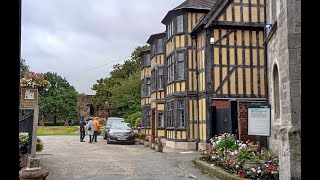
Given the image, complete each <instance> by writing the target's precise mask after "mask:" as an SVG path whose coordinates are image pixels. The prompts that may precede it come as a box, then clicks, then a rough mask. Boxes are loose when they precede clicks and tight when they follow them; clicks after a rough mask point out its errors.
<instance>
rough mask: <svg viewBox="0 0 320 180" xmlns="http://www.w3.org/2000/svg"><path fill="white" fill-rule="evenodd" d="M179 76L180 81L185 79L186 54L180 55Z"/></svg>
mask: <svg viewBox="0 0 320 180" xmlns="http://www.w3.org/2000/svg"><path fill="white" fill-rule="evenodd" d="M177 74H178V77H177V78H178V79H184V53H178V66H177Z"/></svg>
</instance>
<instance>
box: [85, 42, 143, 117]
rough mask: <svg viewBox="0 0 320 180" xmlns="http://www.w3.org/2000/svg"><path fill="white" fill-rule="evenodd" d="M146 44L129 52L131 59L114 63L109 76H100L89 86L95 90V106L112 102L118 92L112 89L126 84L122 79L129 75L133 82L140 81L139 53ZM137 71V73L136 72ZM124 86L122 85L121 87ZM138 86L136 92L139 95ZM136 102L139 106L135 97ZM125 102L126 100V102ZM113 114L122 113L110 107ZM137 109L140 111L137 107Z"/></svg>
mask: <svg viewBox="0 0 320 180" xmlns="http://www.w3.org/2000/svg"><path fill="white" fill-rule="evenodd" d="M146 48H147V45H146V46H138V47H136V48H135V50H134V51H133V52H132V53H131V59H128V60H125V61H124V63H123V64H115V65H114V66H113V70H112V71H111V72H110V77H107V78H104V79H103V78H102V79H99V80H97V84H94V85H93V87H92V88H91V89H92V90H94V91H96V94H95V96H94V97H93V102H94V103H95V105H96V106H104V104H105V102H106V101H107V102H109V103H110V104H111V108H112V104H114V103H113V102H112V101H113V100H114V98H113V99H112V97H113V96H114V95H115V96H116V97H118V95H119V92H117V91H115V90H114V89H115V88H116V87H117V88H120V86H122V84H126V83H124V82H123V81H126V80H127V79H128V78H129V77H130V76H132V78H135V80H134V81H135V82H138V83H139V84H141V83H140V73H139V71H140V65H141V59H140V57H139V54H140V52H141V51H142V50H144V49H146ZM137 73H138V74H137ZM123 88H124V87H123ZM140 88H141V87H139V92H138V94H139V95H140V94H141V93H140ZM135 101H136V102H134V104H139V108H140V99H135ZM126 103H127V102H126ZM112 110H113V111H112V112H113V114H116V115H123V113H122V111H118V110H119V109H118V108H112ZM139 111H141V110H140V109H139Z"/></svg>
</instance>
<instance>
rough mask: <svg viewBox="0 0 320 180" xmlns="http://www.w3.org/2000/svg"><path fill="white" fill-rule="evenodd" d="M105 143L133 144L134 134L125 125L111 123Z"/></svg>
mask: <svg viewBox="0 0 320 180" xmlns="http://www.w3.org/2000/svg"><path fill="white" fill-rule="evenodd" d="M107 134H108V135H107V143H108V144H109V143H130V144H135V140H134V135H133V134H134V132H133V130H132V128H130V127H129V126H128V125H127V124H126V123H121V122H120V123H112V124H111V127H110V129H109V130H108V131H107Z"/></svg>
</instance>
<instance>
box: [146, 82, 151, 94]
mask: <svg viewBox="0 0 320 180" xmlns="http://www.w3.org/2000/svg"><path fill="white" fill-rule="evenodd" d="M150 94H151V87H150V78H147V94H146V96H150Z"/></svg>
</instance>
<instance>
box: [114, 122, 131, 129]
mask: <svg viewBox="0 0 320 180" xmlns="http://www.w3.org/2000/svg"><path fill="white" fill-rule="evenodd" d="M111 128H112V129H130V127H129V126H128V125H126V124H125V123H114V124H112V126H111Z"/></svg>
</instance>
